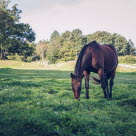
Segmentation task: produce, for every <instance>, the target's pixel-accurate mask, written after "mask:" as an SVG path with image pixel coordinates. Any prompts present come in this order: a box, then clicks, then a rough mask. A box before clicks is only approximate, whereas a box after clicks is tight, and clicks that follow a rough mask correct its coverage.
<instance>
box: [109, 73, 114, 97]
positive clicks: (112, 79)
mask: <svg viewBox="0 0 136 136" xmlns="http://www.w3.org/2000/svg"><path fill="white" fill-rule="evenodd" d="M114 77H115V71H113V72H112V73H111V78H110V94H109V98H110V99H112V87H113V85H114Z"/></svg>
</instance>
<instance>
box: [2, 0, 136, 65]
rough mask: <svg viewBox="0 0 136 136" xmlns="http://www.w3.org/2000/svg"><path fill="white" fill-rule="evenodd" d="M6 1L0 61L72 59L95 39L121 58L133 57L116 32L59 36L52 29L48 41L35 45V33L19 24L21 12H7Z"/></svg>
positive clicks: (129, 43)
mask: <svg viewBox="0 0 136 136" xmlns="http://www.w3.org/2000/svg"><path fill="white" fill-rule="evenodd" d="M9 3H10V1H9V0H0V58H1V59H17V58H19V59H20V60H23V61H32V60H42V61H44V60H47V61H49V62H50V63H56V62H59V61H70V60H75V59H76V58H77V56H78V54H79V52H80V50H81V48H82V47H83V46H84V45H85V44H87V43H89V42H91V41H93V40H96V41H97V42H99V43H100V44H112V45H113V46H114V47H115V48H116V49H117V52H118V54H119V55H120V56H124V55H136V48H135V46H134V43H133V42H132V40H131V39H129V40H128V41H127V40H126V38H125V37H123V36H121V35H119V34H117V33H113V34H111V33H109V32H106V31H97V32H95V33H92V34H88V35H83V33H82V31H81V30H80V29H74V30H73V31H68V30H67V31H65V32H63V33H61V34H60V33H59V32H58V31H57V30H55V31H54V32H53V33H52V34H51V36H50V39H49V40H41V41H39V42H38V43H37V44H36V43H34V40H35V32H34V31H33V30H32V28H31V27H30V25H29V24H24V23H20V22H19V20H20V13H21V10H19V9H18V8H17V5H13V6H12V8H11V9H9V8H8V7H9Z"/></svg>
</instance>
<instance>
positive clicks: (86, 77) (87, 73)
mask: <svg viewBox="0 0 136 136" xmlns="http://www.w3.org/2000/svg"><path fill="white" fill-rule="evenodd" d="M84 78H85V88H86V99H89V78H90V73H89V72H87V71H84Z"/></svg>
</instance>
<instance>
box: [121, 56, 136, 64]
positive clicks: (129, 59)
mask: <svg viewBox="0 0 136 136" xmlns="http://www.w3.org/2000/svg"><path fill="white" fill-rule="evenodd" d="M119 63H130V64H133V63H136V56H132V55H126V56H119Z"/></svg>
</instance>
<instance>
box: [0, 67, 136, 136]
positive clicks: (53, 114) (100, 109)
mask: <svg viewBox="0 0 136 136" xmlns="http://www.w3.org/2000/svg"><path fill="white" fill-rule="evenodd" d="M70 73H71V71H65V70H63V71H60V70H38V69H37V70H30V69H29V70H28V69H11V68H1V69H0V136H74V135H76V136H134V135H135V134H136V72H125V73H123V72H117V74H116V78H115V85H114V87H113V99H112V100H110V101H108V100H107V99H104V98H103V92H102V89H101V87H100V86H98V85H94V84H92V83H91V81H90V84H91V86H90V99H89V100H87V99H85V98H84V96H85V88H84V82H83V89H82V93H81V100H80V101H77V100H75V99H73V92H72V90H71V81H70V76H69V75H70Z"/></svg>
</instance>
